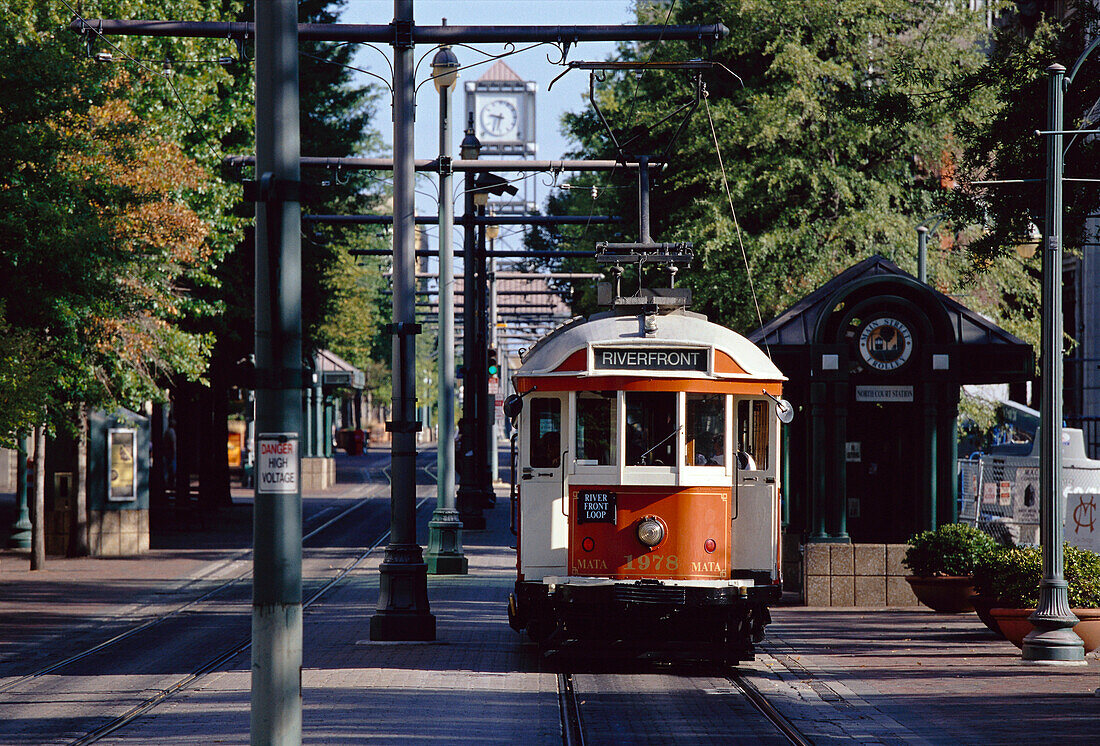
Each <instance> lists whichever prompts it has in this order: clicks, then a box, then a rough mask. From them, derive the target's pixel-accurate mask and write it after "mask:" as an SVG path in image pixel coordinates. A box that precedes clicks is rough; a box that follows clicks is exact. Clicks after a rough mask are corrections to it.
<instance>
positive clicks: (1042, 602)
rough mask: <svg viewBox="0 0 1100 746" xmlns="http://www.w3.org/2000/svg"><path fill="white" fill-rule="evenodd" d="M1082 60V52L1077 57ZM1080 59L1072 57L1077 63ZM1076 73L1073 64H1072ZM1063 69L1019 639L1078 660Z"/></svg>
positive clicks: (1052, 112) (1026, 654)
mask: <svg viewBox="0 0 1100 746" xmlns="http://www.w3.org/2000/svg"><path fill="white" fill-rule="evenodd" d="M1082 58H1083V56H1082ZM1080 62H1081V60H1078V65H1080ZM1074 70H1075V71H1076V66H1075V67H1074ZM1065 73H1066V68H1064V67H1062V66H1061V65H1051V66H1050V67H1048V68H1047V74H1048V75H1049V76H1050V79H1049V81H1048V84H1047V95H1048V105H1049V110H1048V112H1049V119H1048V122H1047V125H1048V126H1047V129H1048V132H1046V133H1045V134H1046V137H1047V174H1046V207H1045V218H1046V225H1045V234H1044V236H1043V239H1044V240H1043V295H1042V330H1041V341H1040V343H1041V347H1042V353H1041V355H1040V370H1041V374H1040V375H1041V377H1042V387H1043V388H1042V398H1041V406H1040V415H1039V419H1040V422H1041V423H1042V426H1041V427H1040V429H1039V505H1040V510H1041V513H1040V519H1041V526H1040V544H1042V549H1043V581H1042V583H1041V584H1040V586H1039V607H1038V608H1037V609H1036V610H1035V613H1034V614H1032V615H1031V616H1030V617H1029V620H1030V621H1031V623H1032V625H1033V626H1034V627H1035V629H1034V630H1032V631H1031V632H1030V633H1029V634H1028V635H1027V637H1025V638H1024V644H1023V653H1022V657H1023V659H1024V660H1028V661H1043V662H1076V661H1084V659H1085V648H1084V643H1082V642H1081V638H1080V637H1078V636H1077V635H1076V634H1075V633H1074V631H1073V625H1075V624H1076V623H1077V621H1078V619H1077V617H1075V616H1074V615H1073V612H1071V611H1070V609H1069V592H1068V587H1069V586H1068V584H1067V583H1066V580H1065V577H1064V576H1063V574H1062V571H1063V564H1062V535H1063V533H1064V532H1063V526H1062V520H1063V518H1062V517H1063V515H1064V514H1065V505H1064V503H1065V496H1064V495H1063V494H1062V448H1061V440H1062V438H1061V436H1062V165H1063V164H1062V155H1063V153H1062V97H1063V79H1064V76H1065Z"/></svg>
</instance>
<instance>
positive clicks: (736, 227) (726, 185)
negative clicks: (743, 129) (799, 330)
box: [703, 87, 772, 359]
mask: <svg viewBox="0 0 1100 746" xmlns="http://www.w3.org/2000/svg"><path fill="white" fill-rule="evenodd" d="M709 99H710V94H709V93H708V92H707V90H706V87H704V88H703V104H704V105H705V107H706V110H707V122H709V123H710V135H711V137H712V138H713V139H714V152H715V153H716V154H717V155H718V166H719V168H720V169H721V171H722V186H723V187H724V188H725V190H726V200H727V201H728V202H729V206H730V214H731V215H733V228H734V230H735V231H736V232H737V245H738V246H739V247H740V248H741V259H742V260H744V262H745V276H746V277H748V278H749V290H751V291H752V304H753V306H755V307H756V320H757V322H758V323H759V324H760V326H761V328H762V327H763V326H764V318H763V316H762V315H761V314H760V303H759V301H757V299H756V284H755V283H754V282H753V281H752V268H751V267H749V255H748V254H747V253H746V252H745V242H744V241H743V240H742V239H741V225H740V224H739V223H738V221H737V210H736V209H735V208H734V206H733V194H732V193H731V192H730V184H729V180H728V179H727V178H726V165H725V163H723V161H722V148H721V147H720V146H719V145H718V132H717V131H716V130H715V129H714V117H712V116H711V114H710V100H709ZM764 349H765V350H766V351H767V353H768V358H769V359H770V358H771V356H772V351H771V347H769V346H768V340H767V337H765V338H764Z"/></svg>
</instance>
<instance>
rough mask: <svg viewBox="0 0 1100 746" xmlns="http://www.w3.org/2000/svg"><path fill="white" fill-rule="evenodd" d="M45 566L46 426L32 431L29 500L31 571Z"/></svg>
mask: <svg viewBox="0 0 1100 746" xmlns="http://www.w3.org/2000/svg"><path fill="white" fill-rule="evenodd" d="M45 566H46V426H45V425H39V426H38V427H36V428H35V429H34V496H33V498H32V500H31V569H32V570H41V569H42V568H43V567H45Z"/></svg>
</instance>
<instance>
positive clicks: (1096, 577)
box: [975, 543, 1100, 652]
mask: <svg viewBox="0 0 1100 746" xmlns="http://www.w3.org/2000/svg"><path fill="white" fill-rule="evenodd" d="M1062 551H1063V567H1064V570H1063V574H1064V577H1065V579H1066V583H1067V584H1068V585H1069V589H1068V595H1069V605H1070V608H1071V610H1072V612H1073V614H1074V615H1075V616H1076V617H1077V618H1078V619H1080V620H1081V621H1080V622H1078V624H1077V625H1076V626H1074V628H1073V630H1074V632H1076V633H1077V635H1078V636H1079V637H1080V638H1081V639H1082V640H1084V641H1085V652H1090V651H1092V650H1096V649H1098V648H1100V554H1097V553H1096V552H1090V551H1088V550H1087V549H1079V548H1077V547H1075V546H1073V545H1072V544H1069V543H1065V544H1063V545H1062ZM1042 579H1043V556H1042V551H1041V550H1040V549H1039V547H1014V548H1007V547H1006V548H1001V549H998V550H996V551H993V552H990V553H989V554H987V555H986V556H984V557H983V558H982V559H981V560H980V561H979V563H978V566H977V568H976V569H975V586H976V589H977V590H978V592H979V593H980V594H981V595H983V596H989V597H991V598H993V599H995V605H994V607H993V608H992V609H990V615H991V616H992V617H993V620H994V623H995V624H996V628H997V630H998V631H999V632H1000V633H1001V634H1003V635H1004V636H1005V637H1006V638H1007V639H1008V640H1009V641H1011V642H1012V643H1013V644H1014V645H1016V646H1017V647H1020V646H1022V645H1023V639H1024V637H1025V636H1026V635H1027V634H1028V633H1029V632H1031V630H1032V626H1031V622H1030V621H1029V620H1028V617H1030V616H1031V615H1032V614H1033V613H1035V607H1036V606H1037V605H1038V603H1039V584H1040V583H1041V582H1042Z"/></svg>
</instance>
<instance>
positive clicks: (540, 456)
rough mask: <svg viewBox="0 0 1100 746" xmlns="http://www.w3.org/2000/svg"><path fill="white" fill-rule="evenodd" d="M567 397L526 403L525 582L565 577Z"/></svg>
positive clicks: (523, 448)
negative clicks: (553, 576) (549, 577)
mask: <svg viewBox="0 0 1100 746" xmlns="http://www.w3.org/2000/svg"><path fill="white" fill-rule="evenodd" d="M568 404H569V399H568V395H567V394H536V395H532V396H530V397H528V398H527V401H526V403H525V406H524V409H525V414H526V417H525V418H524V426H523V428H522V430H521V432H520V464H521V467H520V474H519V480H520V481H519V485H520V527H519V530H520V547H521V551H522V558H521V562H522V567H521V568H520V571H521V572H522V573H523V574H524V575H525V576H527V578H528V579H529V580H534V579H537V578H541V577H545V576H547V575H565V574H566V562H567V559H568V558H567V549H568V537H569V531H568V520H567V518H566V514H565V511H566V510H567V506H566V502H565V499H564V496H565V495H566V494H567V485H566V484H565V469H564V464H565V463H567V461H568V459H569V450H568V449H569V439H568V437H567V434H568V433H569V429H568V427H567V422H568V411H567V410H568Z"/></svg>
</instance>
